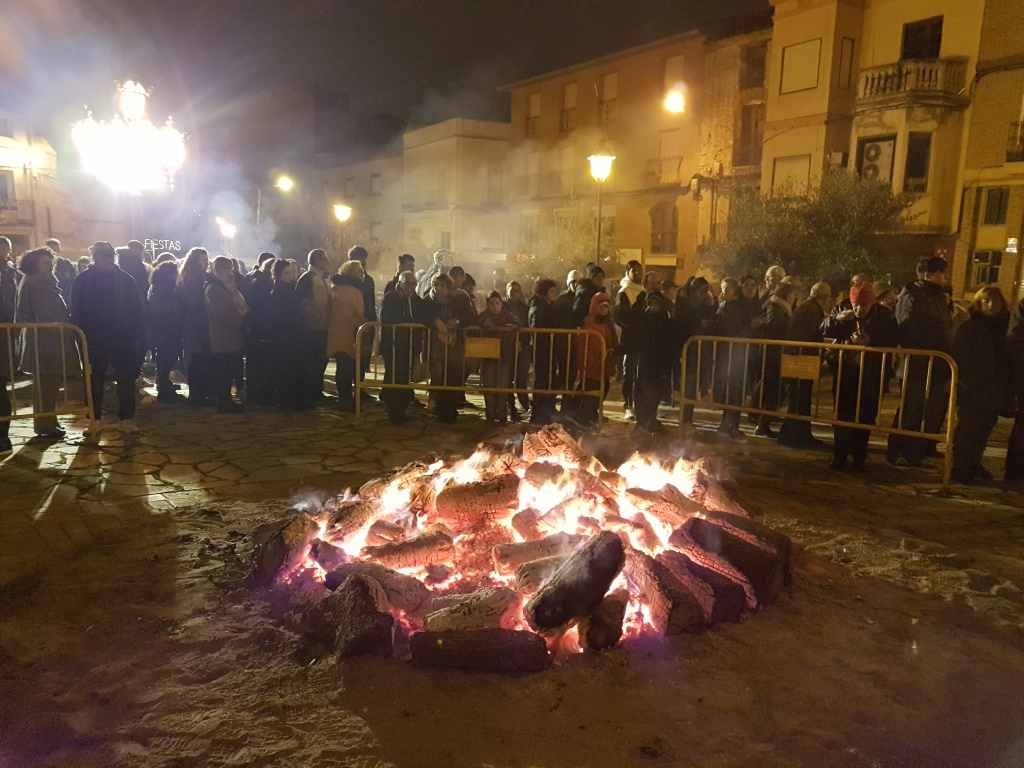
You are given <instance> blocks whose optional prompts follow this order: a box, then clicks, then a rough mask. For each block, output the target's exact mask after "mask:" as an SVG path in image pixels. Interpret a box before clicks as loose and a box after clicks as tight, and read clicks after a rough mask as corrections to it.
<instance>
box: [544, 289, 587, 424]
mask: <svg viewBox="0 0 1024 768" xmlns="http://www.w3.org/2000/svg"><path fill="white" fill-rule="evenodd" d="M582 282H583V273H582V272H580V271H579V270H578V269H572V270H569V273H568V274H567V275H566V277H565V286H566V288H565V291H564V292H562V293H561V294H559V296H558V298H557V299H556V300H555V302H554V306H555V315H556V316H557V318H558V325H557V326H553V327H556V328H564V329H571V328H577V327H578V326H577V325H574V324H573V307H574V305H575V302H576V294H577V293H578V291H579V286H580V284H581V283H582ZM549 338H551V337H549ZM551 348H552V350H553V352H552V358H551V363H552V371H551V385H552V389H567V388H568V387H569V386H570V385H571V384H572V383H573V382H574V381H575V380H576V375H575V373H576V370H575V369H576V362H575V360H574V359H573V358H574V355H573V354H572V349H571V348H570V345H569V337H568V336H567V335H566V334H561V333H559V334H555V336H554V337H553V338H552V340H551ZM554 397H555V399H556V400H557V399H558V396H557V395H555V396H554ZM572 410H574V403H573V399H572V397H571V396H568V395H563V397H562V413H569V412H571V411H572Z"/></svg>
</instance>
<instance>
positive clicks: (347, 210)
mask: <svg viewBox="0 0 1024 768" xmlns="http://www.w3.org/2000/svg"><path fill="white" fill-rule="evenodd" d="M334 218H336V219H337V220H338V223H339V224H340V228H341V255H342V256H343V257H344V255H345V227H346V225H347V224H348V220H349V219H351V218H352V206H349V205H345V204H344V203H335V204H334Z"/></svg>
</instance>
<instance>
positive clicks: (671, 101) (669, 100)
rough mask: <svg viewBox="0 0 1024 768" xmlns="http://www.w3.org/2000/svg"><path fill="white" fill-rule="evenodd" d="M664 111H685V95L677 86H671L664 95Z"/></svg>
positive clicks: (677, 112) (674, 112) (676, 112)
mask: <svg viewBox="0 0 1024 768" xmlns="http://www.w3.org/2000/svg"><path fill="white" fill-rule="evenodd" d="M664 106H665V111H666V112H672V113H673V114H676V115H680V114H682V113H683V112H685V111H686V96H685V95H684V94H683V92H682V90H681V89H679V88H673V89H672V90H671V91H669V92H668V93H667V94H666V95H665V104H664Z"/></svg>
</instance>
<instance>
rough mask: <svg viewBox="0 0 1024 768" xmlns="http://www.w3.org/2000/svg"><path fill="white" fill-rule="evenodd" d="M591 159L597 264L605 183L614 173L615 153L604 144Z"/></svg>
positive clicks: (598, 260) (597, 260)
mask: <svg viewBox="0 0 1024 768" xmlns="http://www.w3.org/2000/svg"><path fill="white" fill-rule="evenodd" d="M587 160H589V161H590V175H591V176H593V177H594V180H595V181H597V259H596V261H595V263H596V264H600V263H601V215H602V211H601V198H602V192H603V191H604V183H605V181H607V180H608V177H609V176H611V174H612V163H613V162H614V161H615V155H612V154H610V153H608V152H607V151H606V150H605V148H604V146H603V145H602V147H601V149H599V150H598V151H597V152H595V153H594V154H592V155H591V156H590V157H588V158H587Z"/></svg>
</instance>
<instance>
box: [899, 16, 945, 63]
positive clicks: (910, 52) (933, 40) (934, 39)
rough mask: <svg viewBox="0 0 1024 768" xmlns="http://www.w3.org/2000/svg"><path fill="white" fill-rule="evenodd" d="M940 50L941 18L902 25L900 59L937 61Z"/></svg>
mask: <svg viewBox="0 0 1024 768" xmlns="http://www.w3.org/2000/svg"><path fill="white" fill-rule="evenodd" d="M941 48H942V17H941V16H934V17H932V18H930V19H924V20H922V21H915V22H913V23H912V24H904V25H903V48H902V50H901V53H900V58H901V59H937V58H939V50H940V49H941Z"/></svg>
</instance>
